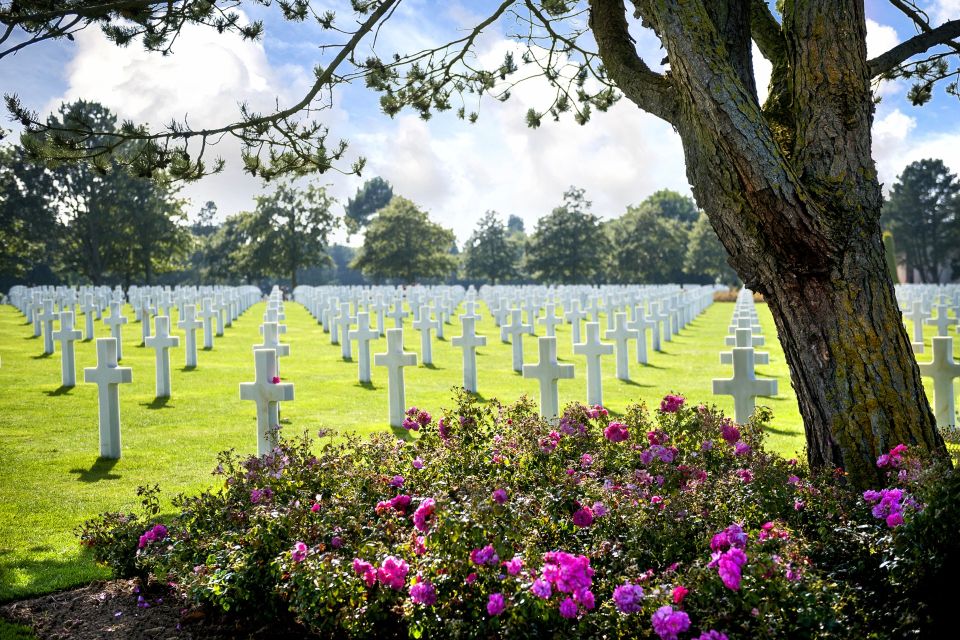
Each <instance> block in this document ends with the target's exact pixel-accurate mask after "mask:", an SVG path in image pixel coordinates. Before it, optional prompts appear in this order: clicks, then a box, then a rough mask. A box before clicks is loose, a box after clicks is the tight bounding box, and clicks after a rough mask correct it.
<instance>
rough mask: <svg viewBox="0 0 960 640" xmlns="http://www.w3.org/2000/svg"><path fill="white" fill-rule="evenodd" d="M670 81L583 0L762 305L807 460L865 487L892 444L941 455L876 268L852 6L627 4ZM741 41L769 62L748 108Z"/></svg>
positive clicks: (594, 2)
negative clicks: (768, 73)
mask: <svg viewBox="0 0 960 640" xmlns="http://www.w3.org/2000/svg"><path fill="white" fill-rule="evenodd" d="M633 6H634V7H635V8H636V10H637V11H638V12H639V13H640V17H641V19H642V20H643V21H644V22H645V23H646V24H648V25H650V26H652V27H653V28H654V30H655V31H656V32H657V34H658V35H659V36H660V39H661V41H662V42H663V45H664V47H665V48H666V50H667V53H668V60H669V64H670V74H669V75H660V74H655V73H653V72H652V71H651V70H650V69H649V68H648V67H647V66H646V65H645V64H644V62H643V61H642V60H640V59H639V58H638V57H637V55H636V49H635V47H634V45H633V41H632V39H631V37H630V33H629V27H628V23H627V20H626V17H625V13H624V10H625V7H624V3H623V0H591V7H592V12H591V26H592V28H593V33H594V35H595V37H596V40H597V44H598V46H599V50H600V55H601V57H602V59H603V61H604V65H605V67H606V68H607V69H608V71H609V73H610V77H611V78H612V79H613V80H614V81H615V82H616V83H617V84H618V86H619V87H620V88H621V89H622V90H623V92H624V94H625V95H626V96H627V97H628V98H629V99H631V100H633V101H634V102H636V103H637V104H638V105H639V106H640V107H641V108H643V109H645V110H647V111H649V112H651V113H653V114H654V115H657V116H659V117H661V118H663V119H665V120H667V121H668V122H670V123H671V124H673V126H674V127H675V128H676V130H677V132H678V133H679V134H680V138H681V140H682V142H683V146H684V153H685V157H686V162H687V177H688V179H689V180H690V184H691V185H692V187H693V191H694V195H695V196H696V199H697V202H698V203H699V204H700V205H701V206H702V207H703V208H704V210H705V211H706V213H707V215H708V217H709V219H710V223H711V224H712V225H713V227H714V229H715V230H716V232H717V235H718V236H719V237H720V240H721V241H722V243H723V245H724V247H725V248H726V249H727V252H728V253H729V254H730V264H731V266H733V267H734V269H735V270H736V271H737V273H738V274H739V275H740V277H741V278H742V279H743V281H744V283H745V284H746V285H747V286H748V287H749V288H750V289H753V290H754V291H758V292H760V293H762V294H763V295H764V296H765V298H766V299H767V301H768V303H769V307H770V311H771V313H772V315H773V318H774V322H775V323H776V325H777V332H778V334H779V338H780V342H781V344H782V345H783V349H784V355H785V357H786V360H787V364H788V366H789V368H790V374H791V381H792V384H793V388H794V390H795V392H796V395H797V399H798V401H799V405H800V413H801V415H802V416H803V422H804V430H805V432H806V438H807V457H808V461H809V463H810V465H811V467H814V468H833V467H840V468H842V469H844V470H845V471H846V472H847V473H848V477H849V478H850V480H851V481H852V482H853V483H855V484H856V485H859V486H868V485H870V484H872V483H875V482H877V481H879V480H881V477H880V474H879V472H878V470H877V468H876V465H875V461H876V459H877V457H878V456H879V455H881V454H882V453H884V452H886V451H887V450H889V449H890V448H891V447H893V446H895V445H897V444H899V443H901V442H902V443H904V444H908V445H919V446H920V447H921V448H923V449H925V450H927V451H931V452H934V453H935V454H938V455H941V456H946V448H945V445H944V443H943V440H942V438H941V437H940V435H939V433H938V432H937V430H936V422H935V420H934V417H933V413H932V412H931V411H930V407H929V403H928V402H927V399H926V396H925V394H924V391H923V386H922V385H921V380H920V374H919V370H918V368H917V364H916V361H915V360H914V358H913V353H912V351H911V349H910V341H909V339H908V337H907V333H906V329H905V327H904V325H903V322H902V318H901V315H900V311H899V308H898V307H897V303H896V299H895V297H894V290H893V283H892V281H891V278H890V275H889V274H888V273H887V269H886V264H885V261H884V253H883V245H882V241H881V234H880V225H879V219H880V205H881V203H882V196H881V193H880V185H879V182H878V180H877V172H876V168H875V166H874V163H873V159H872V156H871V138H870V127H871V124H872V120H873V95H872V91H871V88H870V73H869V68H868V64H867V59H866V46H865V42H866V19H865V15H864V11H863V3H862V0H831V2H829V3H824V2H810V1H809V0H793V1H792V2H789V3H785V4H784V5H783V7H784V15H783V25H782V26H781V25H780V24H779V23H777V21H776V19H775V18H774V17H773V15H772V14H771V13H770V11H769V8H768V7H767V5H766V3H763V2H756V1H753V2H751V0H727V1H725V2H718V1H711V2H708V1H707V0H687V1H685V2H634V5H633ZM752 42H756V44H757V45H758V46H759V47H760V49H761V51H762V53H763V54H764V56H766V57H767V58H768V59H770V60H771V62H772V66H773V75H772V78H771V83H770V96H769V98H768V99H767V101H766V103H765V104H764V106H763V107H761V106H760V104H759V102H758V99H757V93H756V88H755V87H754V82H753V71H752V68H751V55H750V51H751V47H752Z"/></svg>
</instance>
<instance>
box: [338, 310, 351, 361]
mask: <svg viewBox="0 0 960 640" xmlns="http://www.w3.org/2000/svg"><path fill="white" fill-rule="evenodd" d="M354 320H356V318H354V317H353V316H352V315H350V303H349V302H341V303H340V311H339V312H338V313H337V318H336V320H335V321H334V330H335V331H336V332H337V334H338V335H337V337H338V339H339V340H340V357H341V358H343V359H344V360H352V359H353V349H352V348H351V343H350V325H352V324H353V322H354Z"/></svg>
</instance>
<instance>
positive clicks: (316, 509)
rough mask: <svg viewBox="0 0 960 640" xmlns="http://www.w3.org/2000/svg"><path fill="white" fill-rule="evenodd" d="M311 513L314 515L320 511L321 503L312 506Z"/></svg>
mask: <svg viewBox="0 0 960 640" xmlns="http://www.w3.org/2000/svg"><path fill="white" fill-rule="evenodd" d="M310 511H311V512H312V513H316V512H317V511H320V503H319V502H314V503H313V504H312V505H310Z"/></svg>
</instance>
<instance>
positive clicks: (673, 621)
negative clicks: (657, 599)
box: [650, 605, 690, 640]
mask: <svg viewBox="0 0 960 640" xmlns="http://www.w3.org/2000/svg"><path fill="white" fill-rule="evenodd" d="M650 622H651V623H653V630H654V631H655V632H656V634H657V635H658V636H660V640H677V637H678V636H679V635H680V634H681V633H683V632H684V631H686V630H687V629H689V628H690V616H688V615H687V614H686V612H685V611H674V610H673V607H671V606H670V605H664V606H662V607H660V608H659V609H657V611H656V613H654V614H653V616H652V617H651V618H650Z"/></svg>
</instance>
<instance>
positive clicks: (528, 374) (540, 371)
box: [523, 336, 573, 419]
mask: <svg viewBox="0 0 960 640" xmlns="http://www.w3.org/2000/svg"><path fill="white" fill-rule="evenodd" d="M538 347H539V351H540V360H539V361H538V362H537V363H536V364H525V365H523V377H524V378H534V379H536V380H537V381H538V382H539V383H540V415H542V416H543V417H544V418H547V419H551V418H556V417H557V414H558V413H559V412H560V392H559V390H558V388H557V380H560V379H568V378H572V377H573V365H572V364H560V363H558V362H557V339H556V337H552V338H551V337H547V336H541V337H540V338H539V343H538Z"/></svg>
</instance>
